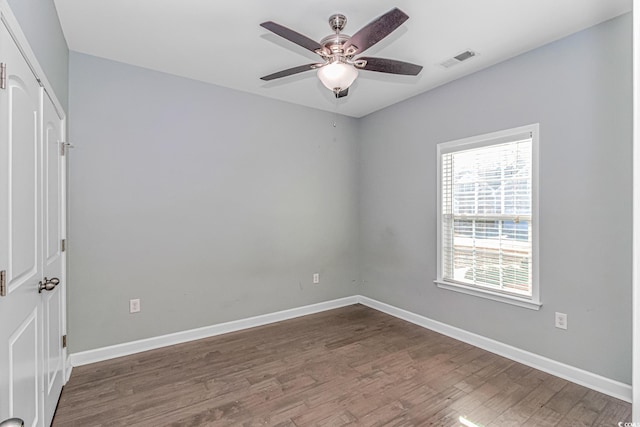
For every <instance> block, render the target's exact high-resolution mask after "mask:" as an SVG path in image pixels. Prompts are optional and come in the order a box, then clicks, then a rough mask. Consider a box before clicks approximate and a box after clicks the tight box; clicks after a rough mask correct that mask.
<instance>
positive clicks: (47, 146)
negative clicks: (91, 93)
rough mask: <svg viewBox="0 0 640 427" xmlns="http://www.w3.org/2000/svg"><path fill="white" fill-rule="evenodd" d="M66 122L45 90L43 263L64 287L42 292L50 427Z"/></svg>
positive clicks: (58, 387) (56, 386)
mask: <svg viewBox="0 0 640 427" xmlns="http://www.w3.org/2000/svg"><path fill="white" fill-rule="evenodd" d="M62 124H63V121H62V118H61V117H60V116H59V115H58V113H57V112H56V109H55V107H54V106H53V103H52V102H51V99H49V96H48V95H47V94H46V92H45V91H44V90H42V156H43V169H42V173H43V178H44V180H43V188H42V191H43V199H42V200H43V211H42V213H43V220H42V225H43V251H44V254H43V255H44V256H43V261H44V273H43V274H44V276H45V277H46V278H48V279H58V280H60V284H59V285H58V286H56V287H55V288H53V289H52V290H50V291H47V292H45V291H43V292H42V294H41V295H42V318H43V329H42V332H43V341H42V344H43V352H44V354H43V357H44V360H43V371H42V377H43V378H42V381H43V388H44V419H45V425H50V424H51V420H52V419H53V415H54V413H55V410H56V405H57V403H58V398H59V397H60V392H61V391H62V385H63V383H64V364H63V362H64V355H63V347H62V335H63V334H64V332H63V331H64V329H63V328H64V320H65V319H64V316H63V313H64V296H65V294H64V274H63V267H64V252H63V248H62V238H63V236H64V226H65V221H64V206H65V203H64V199H65V198H64V188H65V183H64V177H65V171H64V166H65V163H64V162H63V161H62V160H63V159H64V157H63V156H62V152H61V148H62V149H64V146H63V145H62V144H63V142H62V141H63V140H64V138H63V133H62V132H63V127H62Z"/></svg>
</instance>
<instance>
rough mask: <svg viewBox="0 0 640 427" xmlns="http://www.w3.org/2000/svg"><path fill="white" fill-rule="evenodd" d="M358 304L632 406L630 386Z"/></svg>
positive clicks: (402, 313)
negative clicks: (630, 403) (629, 403)
mask: <svg viewBox="0 0 640 427" xmlns="http://www.w3.org/2000/svg"><path fill="white" fill-rule="evenodd" d="M358 302H359V303H360V304H362V305H366V306H367V307H370V308H373V309H376V310H378V311H382V312H383V313H387V314H389V315H391V316H394V317H397V318H399V319H402V320H406V321H407V322H411V323H413V324H416V325H418V326H422V327H423V328H427V329H430V330H432V331H435V332H438V333H440V334H442V335H446V336H448V337H451V338H454V339H457V340H459V341H463V342H466V343H468V344H471V345H473V346H476V347H479V348H482V349H484V350H487V351H490V352H491V353H495V354H498V355H500V356H503V357H506V358H508V359H511V360H514V361H516V362H519V363H522V364H523V365H527V366H530V367H532V368H535V369H539V370H541V371H543V372H547V373H549V374H551V375H555V376H557V377H560V378H564V379H565V380H568V381H571V382H574V383H576V384H580V385H582V386H585V387H588V388H590V389H593V390H596V391H599V392H600V393H604V394H607V395H609V396H612V397H615V398H617V399H620V400H624V401H625V402H631V394H632V393H631V386H630V385H629V384H624V383H621V382H619V381H614V380H612V379H609V378H605V377H603V376H601V375H598V374H594V373H592V372H588V371H585V370H583V369H580V368H576V367H574V366H570V365H567V364H565V363H562V362H558V361H555V360H552V359H549V358H547V357H544V356H540V355H538V354H535V353H531V352H528V351H525V350H521V349H519V348H516V347H513V346H510V345H508V344H504V343H501V342H499V341H495V340H492V339H490V338H486V337H483V336H481V335H478V334H474V333H472V332H468V331H465V330H464V329H460V328H456V327H454V326H450V325H447V324H445V323H442V322H438V321H436V320H432V319H429V318H428V317H424V316H421V315H419V314H415V313H412V312H410V311H407V310H403V309H401V308H397V307H394V306H392V305H389V304H385V303H383V302H380V301H376V300H374V299H372V298H368V297H364V296H358Z"/></svg>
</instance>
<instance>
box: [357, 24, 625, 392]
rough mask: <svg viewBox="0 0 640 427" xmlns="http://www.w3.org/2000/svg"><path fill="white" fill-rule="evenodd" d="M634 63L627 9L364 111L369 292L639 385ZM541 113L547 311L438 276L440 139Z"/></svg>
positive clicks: (364, 257) (364, 252)
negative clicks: (455, 287)
mask: <svg viewBox="0 0 640 427" xmlns="http://www.w3.org/2000/svg"><path fill="white" fill-rule="evenodd" d="M631 65H632V64H631V16H630V14H627V15H624V16H622V17H619V18H616V19H614V20H611V21H608V22H606V23H604V24H601V25H598V26H596V27H593V28H591V29H588V30H585V31H583V32H581V33H578V34H575V35H573V36H570V37H568V38H565V39H563V40H560V41H558V42H555V43H553V44H550V45H547V46H545V47H542V48H540V49H537V50H534V51H532V52H529V53H526V54H524V55H521V56H519V57H516V58H514V59H512V60H509V61H506V62H503V63H501V64H498V65H496V66H494V67H491V68H489V69H486V70H484V71H482V72H479V73H476V74H473V75H471V76H469V77H466V78H464V79H461V80H458V81H455V82H453V83H450V84H448V85H446V86H442V87H440V88H438V89H435V90H432V91H430V92H428V93H425V94H423V95H420V96H417V97H415V98H412V99H410V100H408V101H405V102H402V103H400V104H397V105H395V106H392V107H389V108H387V109H385V110H383V111H379V112H377V113H374V114H372V115H369V116H367V117H365V118H363V119H362V123H361V124H360V125H361V132H362V134H361V136H362V139H361V167H362V174H361V178H360V186H359V189H360V203H361V206H360V209H361V217H360V225H361V232H360V235H361V268H362V270H361V274H362V278H363V280H364V281H365V285H364V287H363V289H364V291H363V292H364V294H365V295H367V296H370V297H372V298H375V299H378V300H381V301H384V302H387V303H390V304H393V305H395V306H398V307H401V308H405V309H407V310H410V311H413V312H415V313H419V314H422V315H425V316H427V317H430V318H432V319H435V320H438V321H441V322H444V323H447V324H450V325H453V326H457V327H460V328H463V329H465V330H468V331H472V332H475V333H478V334H480V335H483V336H486V337H489V338H493V339H496V340H498V341H501V342H504V343H507V344H511V345H513V346H515V347H519V348H522V349H525V350H528V351H531V352H533V353H537V354H540V355H543V356H547V357H549V358H551V359H555V360H558V361H561V362H565V363H567V364H569V365H573V366H577V367H579V368H583V369H585V370H588V371H591V372H595V373H598V374H601V375H603V376H605V377H608V378H612V379H615V380H619V381H622V382H625V383H628V384H629V383H631V224H632V223H631V184H632V164H631V154H632V153H631V149H632V139H631V136H632V122H631V117H632V116H631V114H632V111H631V102H632V99H631V88H632V86H631V84H632V81H631V71H632V66H631ZM462 66H464V65H462ZM426 72H428V69H427V70H426ZM530 123H540V135H541V136H540V218H539V219H540V286H541V297H542V302H543V304H544V305H543V307H542V309H541V310H540V311H532V310H528V309H524V308H519V307H515V306H511V305H507V304H503V303H498V302H493V301H489V300H485V299H480V298H477V297H473V296H468V295H463V294H459V293H455V292H451V291H447V290H443V289H439V288H437V287H436V286H435V285H434V284H433V280H434V279H435V277H436V144H438V143H440V142H445V141H450V140H455V139H458V138H462V137H467V136H473V135H478V134H483V133H487V132H492V131H497V130H502V129H507V128H512V127H516V126H521V125H525V124H530ZM555 311H560V312H564V313H567V314H568V316H569V317H568V325H569V329H568V330H566V331H563V330H560V329H556V328H554V312H555Z"/></svg>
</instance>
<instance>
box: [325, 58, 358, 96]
mask: <svg viewBox="0 0 640 427" xmlns="http://www.w3.org/2000/svg"><path fill="white" fill-rule="evenodd" d="M357 77H358V70H357V69H356V68H355V67H354V66H353V65H349V64H345V63H344V62H332V63H331V64H327V65H325V66H324V67H322V68H319V69H318V78H319V79H320V81H321V82H322V84H323V85H324V86H325V87H326V88H327V89H329V90H331V91H334V92H335V91H342V90H345V89H347V88H348V87H349V86H351V85H352V84H353V82H354V81H355V80H356V78H357Z"/></svg>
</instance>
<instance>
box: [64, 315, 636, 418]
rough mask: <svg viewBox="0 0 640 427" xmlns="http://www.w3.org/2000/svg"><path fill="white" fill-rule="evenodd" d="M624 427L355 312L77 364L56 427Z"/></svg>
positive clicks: (466, 352) (609, 405) (455, 345)
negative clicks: (467, 426) (463, 424)
mask: <svg viewBox="0 0 640 427" xmlns="http://www.w3.org/2000/svg"><path fill="white" fill-rule="evenodd" d="M460 417H464V420H468V422H471V423H474V424H475V425H476V426H509V425H517V426H521V425H522V426H561V425H576V426H579V425H594V426H605V425H617V423H618V422H620V421H622V422H626V421H630V417H631V409H630V405H629V404H627V403H625V402H621V401H619V400H616V399H614V398H611V397H608V396H605V395H603V394H600V393H597V392H595V391H593V390H589V389H586V388H585V387H582V386H579V385H577V384H573V383H570V382H568V381H566V380H563V379H561V378H557V377H554V376H552V375H549V374H546V373H544V372H540V371H537V370H535V369H533V368H531V367H528V366H525V365H522V364H519V363H516V362H513V361H511V360H509V359H506V358H504V357H501V356H498V355H495V354H492V353H489V352H487V351H484V350H482V349H479V348H477V347H473V346H471V345H469V344H466V343H463V342H460V341H456V340H454V339H451V338H448V337H445V336H443V335H441V334H438V333H436V332H433V331H429V330H426V329H423V328H421V327H418V326H416V325H413V324H410V323H407V322H405V321H402V320H400V319H397V318H394V317H391V316H388V315H386V314H384V313H381V312H378V311H376V310H372V309H370V308H367V307H364V306H361V305H354V306H349V307H344V308H340V309H336V310H331V311H327V312H322V313H317V314H314V315H310V316H305V317H301V318H297V319H291V320H287V321H284V322H278V323H275V324H271V325H265V326H261V327H257V328H253V329H250V330H246V331H240V332H234V333H230V334H225V335H221V336H217V337H212V338H208V339H203V340H198V341H193V342H190V343H184V344H179V345H175V346H171V347H166V348H162V349H158V350H153V351H149V352H144V353H139V354H134V355H131V356H126V357H122V358H118V359H113V360H109V361H105V362H100V363H96V364H92V365H87V366H81V367H77V368H74V370H73V373H72V376H71V379H70V381H69V382H68V384H67V385H66V386H65V387H64V390H63V393H62V397H61V399H60V404H59V406H58V409H57V412H56V416H55V418H54V422H53V425H54V426H55V427H60V426H63V427H68V426H69V427H75V426H78V427H94V426H95V427H106V426H138V427H147V426H149V427H158V426H167V425H171V426H189V427H194V426H247V427H253V426H267V425H268V426H278V427H302V426H343V425H359V426H383V425H384V426H397V427H408V426H423V425H426V426H460V425H461V424H460Z"/></svg>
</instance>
